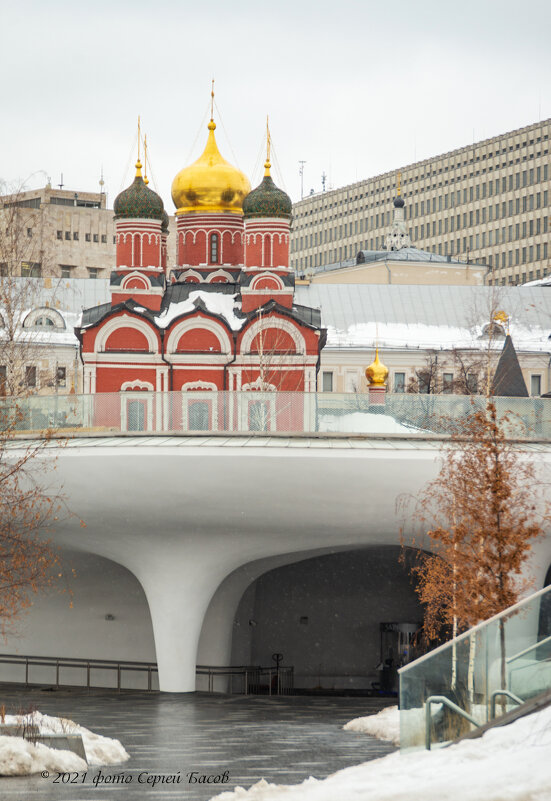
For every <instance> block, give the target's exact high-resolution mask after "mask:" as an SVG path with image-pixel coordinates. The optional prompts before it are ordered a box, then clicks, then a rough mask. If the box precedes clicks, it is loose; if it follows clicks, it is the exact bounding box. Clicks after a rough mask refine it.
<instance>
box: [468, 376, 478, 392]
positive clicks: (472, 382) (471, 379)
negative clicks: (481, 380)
mask: <svg viewBox="0 0 551 801" xmlns="http://www.w3.org/2000/svg"><path fill="white" fill-rule="evenodd" d="M467 392H468V394H469V395H477V394H478V376H477V375H475V373H467Z"/></svg>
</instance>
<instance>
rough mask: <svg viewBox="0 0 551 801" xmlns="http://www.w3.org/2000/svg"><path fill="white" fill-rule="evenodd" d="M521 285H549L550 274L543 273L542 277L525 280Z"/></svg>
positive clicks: (550, 280)
mask: <svg viewBox="0 0 551 801" xmlns="http://www.w3.org/2000/svg"><path fill="white" fill-rule="evenodd" d="M522 286H551V275H544V276H543V278H536V280H535V281H527V282H526V283H525V284H523V285H522Z"/></svg>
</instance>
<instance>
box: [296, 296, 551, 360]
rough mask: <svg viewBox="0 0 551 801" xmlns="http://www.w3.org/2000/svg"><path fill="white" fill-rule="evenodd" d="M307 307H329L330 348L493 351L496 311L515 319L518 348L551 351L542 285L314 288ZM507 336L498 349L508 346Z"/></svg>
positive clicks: (550, 299) (324, 314) (549, 299)
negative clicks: (490, 332)
mask: <svg viewBox="0 0 551 801" xmlns="http://www.w3.org/2000/svg"><path fill="white" fill-rule="evenodd" d="M295 297H296V300H297V301H298V302H299V303H304V304H305V305H308V306H313V307H317V308H320V309H321V322H322V325H323V326H324V327H325V328H327V347H328V348H373V347H374V345H375V343H376V342H378V344H379V345H380V346H381V347H387V348H434V349H437V350H439V349H451V348H475V349H482V348H486V347H487V345H488V339H487V338H486V337H484V327H485V326H486V325H487V324H488V323H489V320H490V316H491V310H492V309H493V310H494V313H495V312H496V311H497V310H503V311H505V312H506V314H507V315H508V316H509V326H510V333H511V336H512V337H513V341H514V343H515V347H516V348H517V350H524V351H526V350H529V351H530V350H531V351H541V352H550V351H551V341H550V340H549V336H550V335H551V292H549V291H548V290H546V289H544V288H540V287H482V286H421V285H415V286H405V285H389V284H310V285H308V286H305V285H299V286H297V287H296V290H295ZM503 341H504V339H503V338H496V339H495V340H494V343H493V345H494V346H495V347H496V348H497V349H501V347H502V346H503Z"/></svg>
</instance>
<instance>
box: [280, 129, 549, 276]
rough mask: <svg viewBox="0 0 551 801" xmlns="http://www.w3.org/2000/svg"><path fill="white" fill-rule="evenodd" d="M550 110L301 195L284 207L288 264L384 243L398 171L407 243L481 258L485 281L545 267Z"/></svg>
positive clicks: (320, 262)
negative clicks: (289, 219) (543, 116)
mask: <svg viewBox="0 0 551 801" xmlns="http://www.w3.org/2000/svg"><path fill="white" fill-rule="evenodd" d="M550 129H551V120H544V121H542V122H538V123H535V124H534V125H529V126H527V127H525V128H519V129H518V130H516V131H511V132H510V133H505V134H502V135H500V136H495V137H493V138H491V139H485V140H483V141H481V142H477V143H475V144H472V145H468V146H467V147H462V148H459V149H457V150H454V151H451V152H449V153H444V154H443V155H440V156H435V157H433V158H431V159H426V160H424V161H420V162H417V163H416V164H410V165H408V166H405V167H401V168H397V170H395V171H392V172H387V173H384V174H383V175H378V176H375V177H373V178H368V179H365V180H363V181H358V182H357V183H354V184H350V185H349V186H345V187H342V188H341V189H335V190H331V191H327V192H323V193H320V194H314V195H311V196H309V197H306V198H304V199H303V200H301V201H300V202H298V203H295V204H294V207H293V231H292V234H291V266H292V267H293V268H294V269H295V272H296V273H297V274H299V275H302V274H308V273H311V272H312V271H313V270H315V269H316V268H319V267H320V266H324V265H329V264H334V263H336V262H341V261H345V260H347V259H351V258H354V257H355V256H356V255H357V253H358V252H359V251H362V250H367V251H378V250H383V249H385V241H386V238H387V235H388V232H389V229H390V226H391V223H392V215H393V205H392V202H393V199H394V197H395V195H396V184H397V177H398V173H401V183H402V190H403V195H404V199H405V218H406V223H407V227H408V231H409V235H410V236H411V239H412V241H413V242H414V243H415V245H416V247H418V248H419V249H422V250H425V251H432V252H433V253H437V254H439V255H442V256H448V255H449V256H452V257H454V258H457V259H459V260H460V261H464V262H467V261H468V262H476V263H479V264H480V263H484V264H486V265H487V266H488V269H489V275H488V278H487V281H488V283H490V284H500V285H505V284H519V283H525V282H527V281H531V280H536V279H538V278H542V277H543V276H544V275H547V274H548V273H549V272H550V271H551V265H550V258H551V253H550V252H549V246H548V240H549V213H550V211H549V202H550V192H549V190H550V177H551V176H550V171H549V134H550Z"/></svg>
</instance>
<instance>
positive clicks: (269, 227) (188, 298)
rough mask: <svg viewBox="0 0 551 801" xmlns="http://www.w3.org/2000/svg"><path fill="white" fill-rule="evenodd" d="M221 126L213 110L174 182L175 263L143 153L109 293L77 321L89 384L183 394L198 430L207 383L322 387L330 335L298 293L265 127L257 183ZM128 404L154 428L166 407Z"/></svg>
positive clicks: (118, 203)
mask: <svg viewBox="0 0 551 801" xmlns="http://www.w3.org/2000/svg"><path fill="white" fill-rule="evenodd" d="M215 129H216V125H215V123H214V121H213V120H212V118H211V121H210V122H209V125H208V139H207V143H206V147H205V149H204V152H203V154H202V155H201V156H200V157H199V159H198V160H197V161H196V162H194V164H192V165H190V166H189V167H186V168H184V169H183V170H181V171H180V172H179V173H178V175H177V176H176V177H175V179H174V181H173V184H172V198H173V201H174V203H175V206H176V226H177V242H178V245H177V265H175V266H173V267H172V268H171V269H169V266H168V265H167V235H168V215H167V213H166V211H165V210H164V207H163V202H162V200H161V198H160V197H159V195H157V194H156V193H155V192H153V191H152V190H151V189H150V188H149V187H148V185H147V178H145V179H144V177H143V176H142V165H141V163H140V160H139V158H138V162H137V164H136V177H135V179H134V182H133V183H132V184H131V186H130V187H128V188H127V189H125V190H124V191H123V192H121V193H120V194H119V195H118V197H117V198H116V200H115V203H114V211H115V237H116V266H115V269H114V270H113V272H112V273H111V279H110V294H111V300H110V302H109V303H106V304H103V305H101V306H96V307H93V308H89V309H86V310H85V311H84V312H83V316H82V321H81V324H80V325H79V326H78V327H77V328H76V329H75V331H76V334H77V337H78V339H79V342H80V350H81V356H82V361H83V365H84V387H83V389H84V392H85V393H118V392H139V393H147V392H157V393H160V392H162V393H171V392H177V393H186V400H185V402H184V403H183V404H182V405H180V404H178V409H179V413H181V414H182V415H183V417H184V418H186V419H183V420H182V423H183V425H184V426H185V427H186V428H191V429H193V428H199V429H207V428H208V429H211V428H216V427H217V426H216V418H217V416H218V415H219V414H220V410H219V409H217V403H218V401H215V400H214V396H213V399H212V401H209V400H208V398H209V396H206V399H205V393H209V392H212V391H225V390H228V391H239V390H242V391H261V392H270V393H274V392H279V391H286V392H314V391H315V390H316V376H317V372H318V369H319V362H320V352H321V349H322V347H323V345H324V344H325V331H324V330H323V329H322V328H321V317H320V312H319V310H317V309H312V308H309V307H305V306H301V305H299V304H296V303H295V302H294V291H295V282H294V274H293V271H292V270H291V269H290V268H289V232H290V225H291V210H292V206H291V200H290V198H289V197H288V195H286V194H285V192H283V191H282V190H280V189H279V188H278V187H277V186H276V185H275V184H274V182H273V179H272V177H271V175H270V166H271V165H270V152H269V151H270V147H269V135H268V153H267V159H266V163H265V171H264V178H263V180H262V182H261V184H260V185H259V186H258V187H257V188H256V189H254V190H253V191H250V184H249V181H248V179H247V177H246V176H245V175H244V174H243V173H242V172H240V171H239V170H238V169H236V168H235V167H233V166H232V165H231V164H229V163H228V162H227V161H226V160H225V159H224V158H223V157H222V156H221V154H220V151H219V149H218V146H217V143H216V138H215V133H214V132H215ZM189 392H196V393H197V392H199V393H200V400H199V396H197V401H196V402H195V401H194V400H193V398H192V397H191V396H187V393H189ZM274 402H275V401H274V400H273V399H272V401H271V403H274ZM251 404H252V406H251V408H252V409H254V410H255V413H258V408H257V407H258V401H254V400H252V401H251ZM255 404H256V405H255ZM127 411H128V413H129V414H130V415H134V416H135V415H137V421H134V422H135V426H136V427H147V428H153V429H158V430H162V429H163V427H164V425H163V417H166V415H167V414H168V411H167V410H166V409H165V408H163V406H162V404H161V405H159V404H158V403H155V404H153V402H151V403H148V401H147V397H146V399H145V401H143V400H141V401H140V404H139V405H136V403H134V404H133V405H132V406H131V407H128V409H127ZM273 411H274V412H276V411H277V410H276V409H274V410H273ZM223 413H224V415H226V414H227V413H228V412H227V410H226V409H224V410H223ZM241 413H242V412H241ZM123 414H124V411H123ZM245 414H249V411H247V410H246V411H245ZM173 415H174V412H173V411H172V412H171V416H172V420H171V425H173V424H174V419H173ZM263 415H264V421H266V420H267V419H268V418H269V416H270V409H269V408H268V409H266V410H265V411H264V412H263ZM145 417H147V425H145V426H144V425H143V424H144V423H145V422H146V421H145V419H144V418H145ZM153 418H155V419H153ZM227 425H228V420H227V419H226V420H225V421H224V426H225V427H227ZM246 425H247V426H249V425H250V421H248V422H246ZM135 426H130V427H135ZM236 426H237V428H239V427H240V426H239V421H236ZM261 427H262V428H266V425H264V424H263V425H262V426H261Z"/></svg>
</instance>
